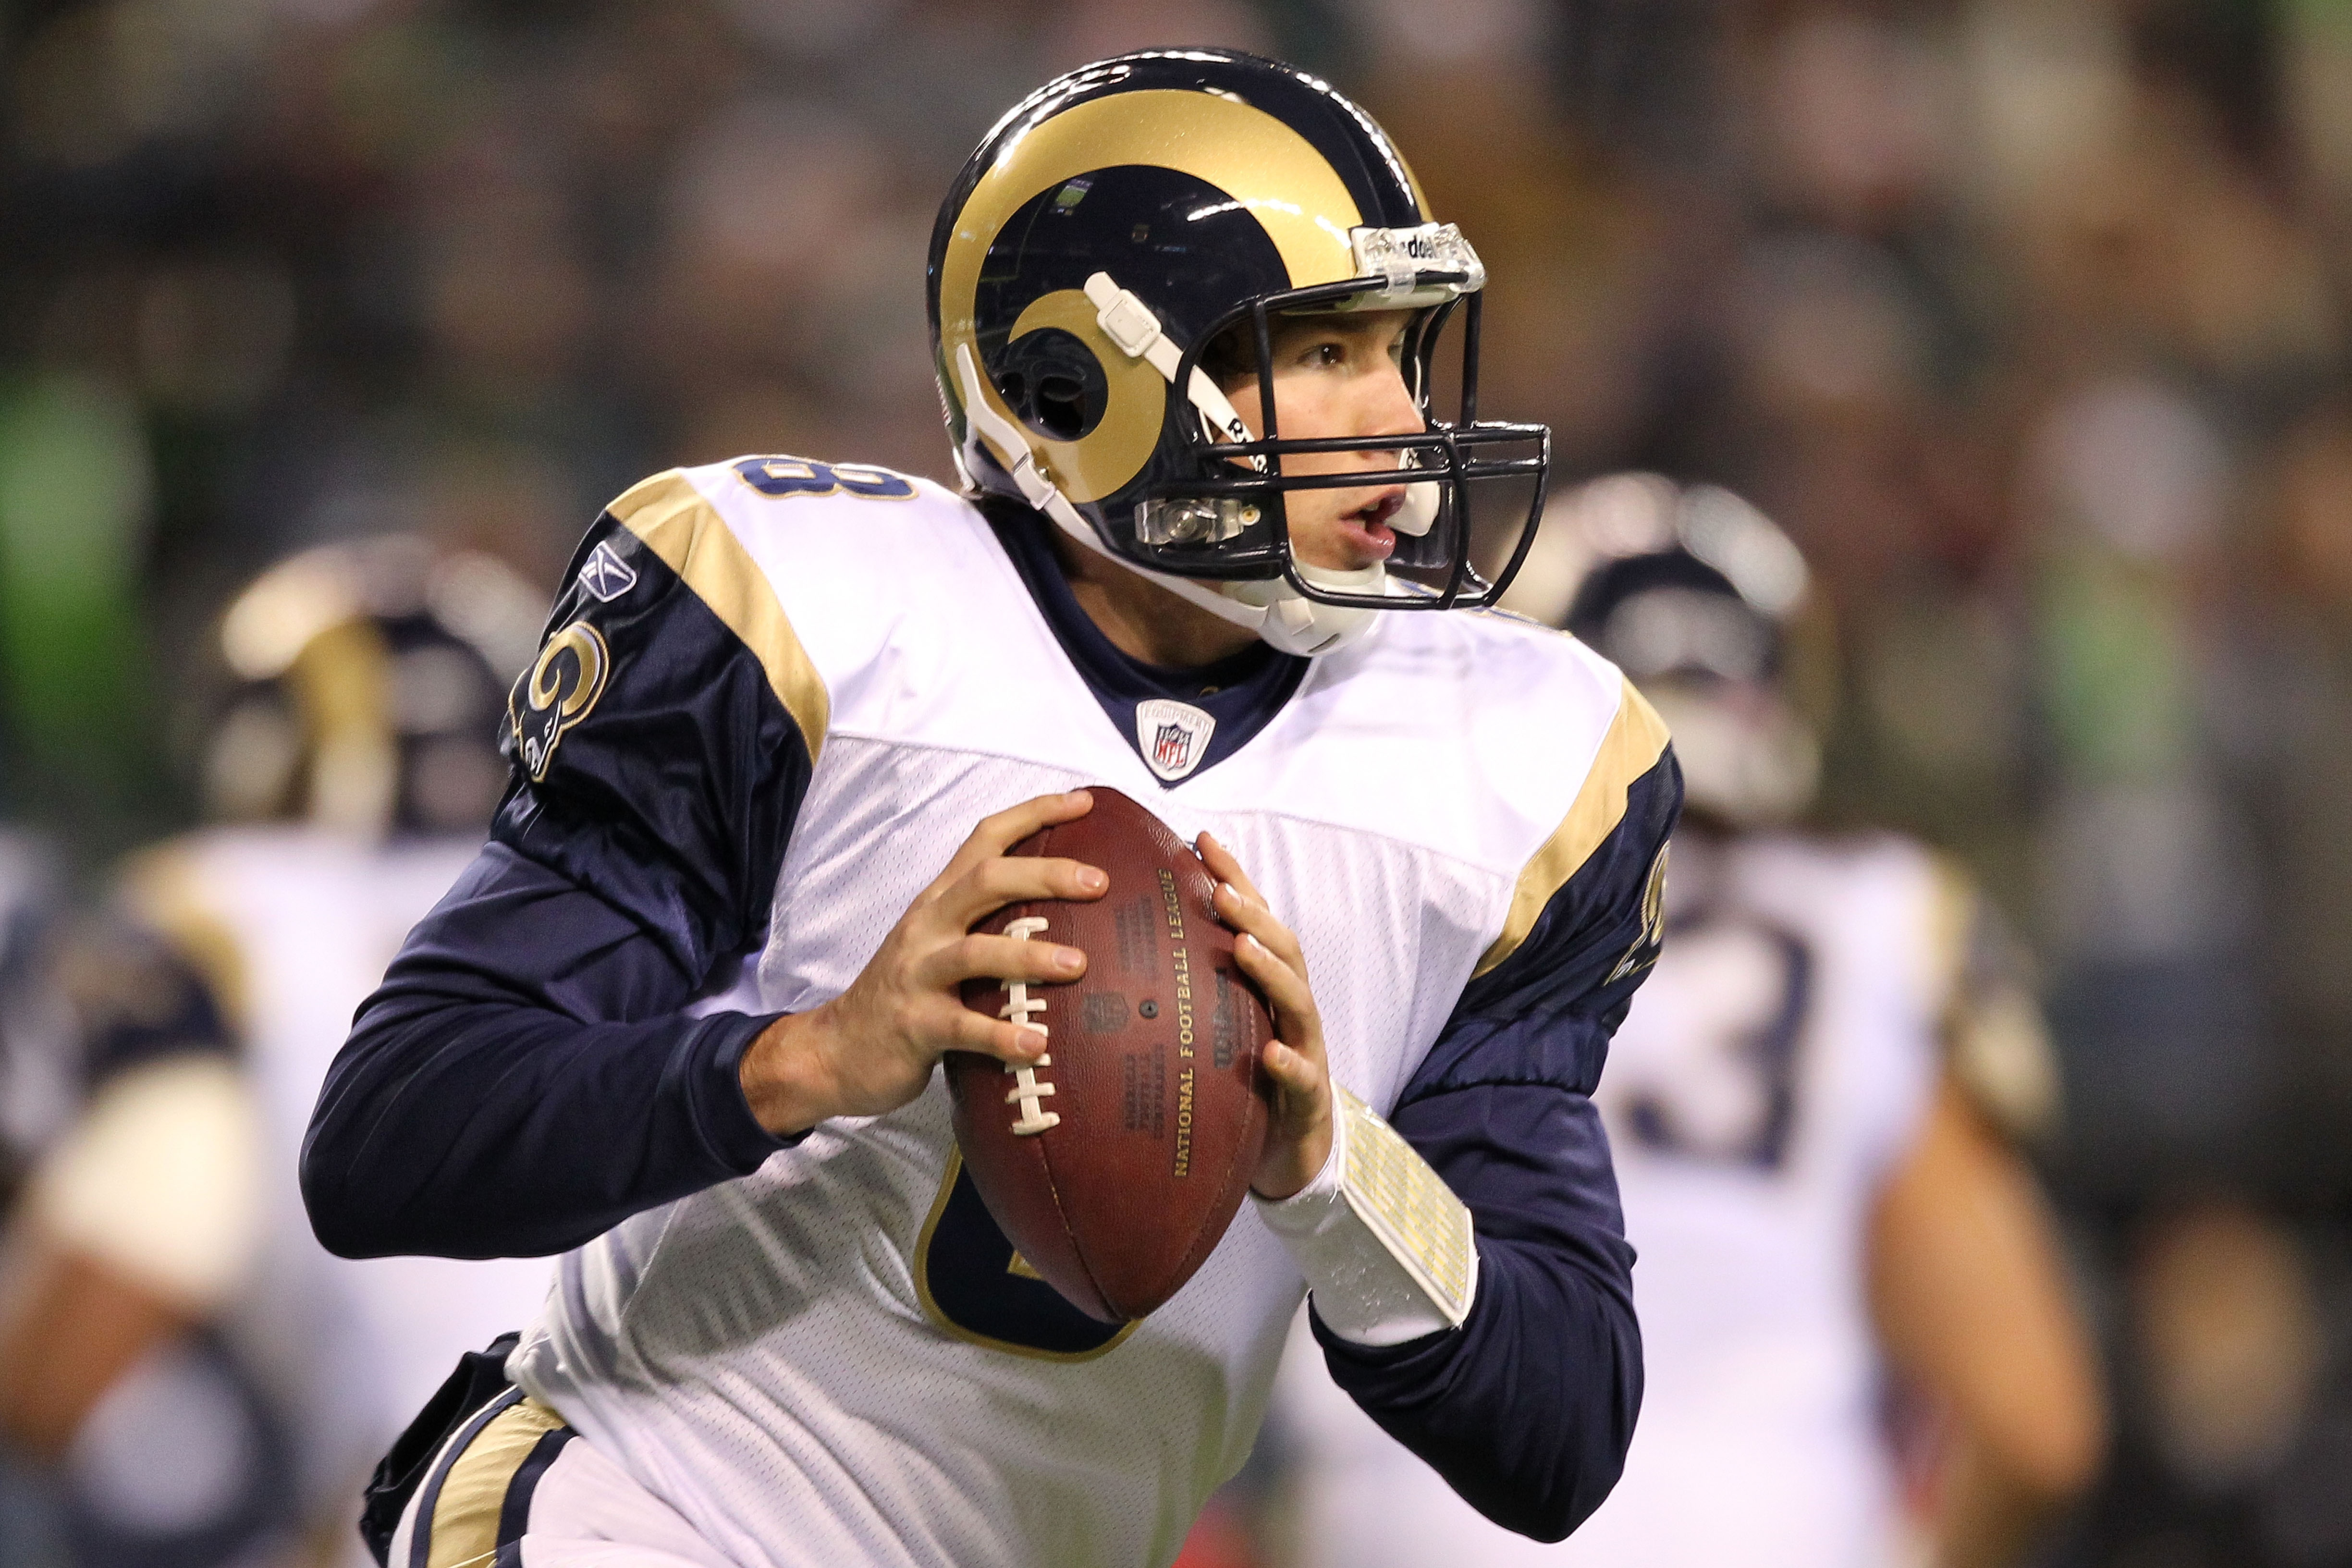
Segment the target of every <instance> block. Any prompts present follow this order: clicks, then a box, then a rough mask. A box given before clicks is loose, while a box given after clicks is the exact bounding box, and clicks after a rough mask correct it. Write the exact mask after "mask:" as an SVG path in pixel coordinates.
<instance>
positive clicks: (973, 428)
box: [929, 49, 1550, 653]
mask: <svg viewBox="0 0 2352 1568" xmlns="http://www.w3.org/2000/svg"><path fill="white" fill-rule="evenodd" d="M1485 283H1486V268H1484V266H1483V265H1482V264H1481V263H1480V262H1479V260H1478V257H1477V253H1476V252H1475V250H1473V249H1472V248H1471V247H1470V245H1469V243H1468V241H1466V240H1465V239H1464V238H1463V237H1462V235H1461V233H1460V231H1459V230H1457V229H1456V228H1455V227H1454V226H1453V225H1451V224H1441V223H1438V222H1436V221H1434V219H1433V217H1432V216H1431V215H1430V212H1429V209H1428V205H1427V203H1426V202H1425V201H1424V200H1423V196H1422V193H1421V188H1420V185H1419V184H1418V183H1417V182H1416V181H1415V180H1414V178H1413V175H1412V170H1411V169H1409V168H1408V167H1407V166H1406V164H1405V162H1404V159H1403V157H1402V154H1400V153H1398V152H1397V150H1396V148H1395V146H1394V145H1393V144H1392V143H1391V142H1390V141H1389V139H1388V136H1387V135H1386V133H1385V132H1382V131H1381V128H1380V127H1379V126H1378V125H1376V124H1374V123H1373V121H1372V120H1371V117H1370V116H1369V115H1367V114H1366V113H1365V112H1364V111H1363V110H1361V109H1359V108H1358V107H1357V106H1356V105H1355V104H1353V103H1351V102H1349V100H1347V99H1345V98H1343V97H1341V96H1340V95H1339V93H1338V92H1335V91H1334V90H1332V89H1331V88H1330V87H1329V86H1328V85H1327V84H1326V83H1324V82H1322V81H1319V80H1318V79H1315V78H1314V77H1312V76H1309V75H1307V74H1306V73H1305V72H1303V71H1299V70H1296V69H1294V68H1291V67H1288V66H1286V65H1281V64H1278V63H1276V62H1275V61H1272V60H1265V59H1260V58H1255V56H1251V55H1244V54H1236V53H1234V52H1231V51H1228V50H1222V49H1167V50H1153V51H1148V52H1145V53H1139V54H1132V55H1123V56H1120V57H1118V58H1115V59H1108V60H1104V61H1101V62H1099V63H1098V64H1095V65H1091V66H1087V67H1086V68H1083V69H1081V70H1076V71H1073V72H1071V73H1070V74H1069V75H1067V76H1065V77H1062V78H1060V79H1057V80H1055V81H1052V82H1049V83H1047V84H1046V85H1045V86H1044V87H1042V88H1040V89H1037V91H1035V92H1034V93H1032V94H1031V95H1030V96H1029V97H1028V98H1027V99H1026V100H1024V101H1023V102H1022V103H1021V104H1019V105H1018V106H1017V107H1015V108H1014V109H1013V111H1012V112H1011V113H1009V114H1007V115H1006V116H1005V117H1004V118H1003V120H1002V121H998V123H997V125H996V127H995V129H994V130H992V131H991V132H989V133H988V135H987V137H986V138H985V139H984V140H983V141H982V142H981V144H980V148H979V150H978V151H977V152H975V153H973V154H972V156H971V161H970V162H969V163H967V164H965V166H964V169H963V172H962V174H961V175H959V176H958V178H957V180H956V182H955V184H954V187H953V188H952V189H951V190H950V192H949V194H948V197H947V200H946V202H945V203H944V204H943V205H941V207H940V216H939V222H938V225H937V226H935V227H934V228H933V230H932V233H931V250H930V266H929V304H930V325H931V343H932V352H933V356H934V360H935V366H936V369H937V372H938V374H939V381H940V399H941V402H942V404H943V405H944V407H945V413H946V416H947V422H948V430H949V434H950V438H951V439H952V440H953V442H954V444H955V447H956V454H957V460H958V462H959V464H960V465H961V468H962V470H963V473H964V476H965V478H966V479H967V480H968V481H969V482H970V484H971V486H972V488H974V489H977V490H980V491H982V492H983V493H986V494H992V495H998V496H1003V497H1006V498H1008V499H1011V500H1016V501H1019V502H1021V503H1023V504H1024V505H1026V506H1029V507H1031V508H1034V510H1039V511H1042V512H1044V513H1045V514H1046V515H1047V516H1048V517H1050V518H1052V519H1053V520H1054V521H1055V522H1056V523H1058V524H1059V525H1060V526H1061V527H1062V528H1063V529H1064V530H1066V531H1068V532H1070V533H1071V534H1072V535H1073V536H1075V537H1076V538H1077V539H1078V540H1079V541H1080V542H1083V543H1086V544H1087V545H1089V546H1091V547H1093V548H1095V549H1097V550H1100V551H1102V552H1105V553H1107V554H1108V555H1110V556H1111V557H1113V558H1114V559H1117V560H1118V561H1121V562H1123V563H1127V564H1128V565H1129V566H1131V567H1134V568H1136V569H1138V570H1140V571H1142V572H1145V573H1147V574H1150V575H1152V577H1153V578H1154V580H1155V581H1159V582H1160V583H1162V584H1165V585H1167V586H1169V587H1171V589H1173V590H1174V591H1175V592H1177V593H1179V594H1181V595H1183V596H1185V597H1186V598H1189V599H1191V600H1192V601H1193V602H1194V603H1197V604H1200V605H1203V606H1204V607H1205V608H1208V609H1210V610H1213V611H1214V612H1215V613H1216V614H1218V615H1220V616H1224V617H1225V618H1226V619H1228V620H1232V621H1234V622H1237V623H1238V624H1241V625H1244V626H1251V627H1252V628H1253V629H1255V630H1256V631H1258V632H1259V634H1260V635H1261V636H1263V637H1265V639H1266V640H1267V641H1269V642H1271V643H1273V644H1275V645H1276V647H1282V648H1285V649H1286V650H1288V651H1292V652H1297V653H1322V652H1327V651H1329V650H1330V649H1332V648H1334V647H1339V646H1341V645H1342V644H1344V643H1345V642H1346V641H1348V640H1349V638H1350V637H1354V636H1356V635H1360V632H1361V631H1362V630H1363V628H1364V627H1365V626H1367V625H1369V621H1370V614H1371V612H1373V611H1375V610H1383V609H1444V608H1449V607H1454V606H1465V607H1475V606H1478V605H1490V604H1493V603H1494V602H1495V601H1496V599H1497V598H1498V597H1499V596H1500V595H1501V593H1502V590H1503V589H1504V588H1505V587H1506V586H1507V585H1508V584H1509V582H1510V579H1511V575H1512V574H1513V573H1514V572H1516V571H1517V569H1518V564H1519V562H1520V560H1521V559H1522V558H1523V557H1524V555H1525V554H1526V552H1527V547H1528V542H1529V541H1530V540H1531V539H1532V538H1533V536H1534V532H1535V526H1536V522H1537V520H1538V518H1539V517H1540V516H1541V514H1542V508H1543V481H1544V476H1545V471H1546V468H1547V466H1548V463H1549V446H1550V433H1549V431H1548V430H1547V429H1545V428H1544V426H1540V425H1525V424H1505V423H1500V422H1496V421H1482V420H1480V419H1479V418H1478V417H1477V396H1478V393H1477V387H1478V376H1477V369H1478V316H1479V290H1480V289H1482V288H1483V287H1484V286H1485ZM1399 309H1402V310H1410V311H1411V312H1412V316H1411V319H1410V324H1409V327H1408V330H1407V332H1406V337H1405V343H1404V370H1405V376H1406V382H1407V385H1408V388H1409V390H1410V391H1411V392H1412V395H1413V396H1414V397H1415V399H1416V400H1417V401H1418V402H1419V404H1420V405H1421V408H1422V416H1423V421H1424V428H1423V430H1422V431H1421V432H1420V433H1418V434H1415V435H1406V436H1382V437H1378V438H1376V439H1355V438H1336V439H1335V438H1326V439H1285V438H1283V437H1282V436H1281V433H1280V430H1279V427H1278V426H1277V423H1276V410H1275V407H1274V398H1273V392H1272V385H1273V375H1272V364H1271V361H1272V349H1271V337H1270V334H1271V331H1272V324H1273V322H1274V321H1275V320H1276V318H1278V317H1280V316H1281V315H1283V314H1285V313H1302V312H1322V311H1337V310H1399ZM1456 310H1460V311H1462V312H1463V321H1462V323H1461V325H1462V332H1461V351H1462V366H1461V405H1460V409H1459V413H1458V416H1457V417H1456V418H1455V419H1454V420H1453V421H1452V422H1450V423H1449V422H1445V421H1442V420H1440V419H1437V418H1436V417H1434V416H1433V415H1432V414H1431V412H1430V402H1431V394H1432V385H1433V380H1434V372H1435V369H1436V366H1435V363H1434V361H1435V359H1436V356H1437V353H1438V346H1439V339H1440V335H1441V332H1442V331H1444V328H1445V326H1446V323H1447V320H1448V318H1449V317H1450V316H1451V315H1453V313H1454V312H1455V311H1456ZM1204 352H1216V353H1224V354H1230V355H1232V356H1233V358H1232V360H1231V363H1230V365H1229V366H1228V368H1229V369H1231V370H1233V371H1234V372H1235V373H1238V372H1239V371H1241V370H1243V369H1244V368H1245V367H1246V366H1247V365H1248V364H1249V363H1250V359H1249V356H1251V355H1254V356H1255V370H1256V379H1257V385H1258V399H1259V401H1258V406H1257V410H1256V412H1257V415H1258V427H1259V429H1260V430H1262V431H1263V432H1264V436H1263V437H1262V438H1256V439H1254V438H1252V437H1251V434H1250V431H1249V429H1248V428H1247V427H1246V426H1244V423H1243V422H1242V420H1241V419H1240V417H1239V416H1238V415H1237V414H1236V412H1235V410H1234V407H1233V405H1231V404H1230V403H1229V402H1228V401H1227V400H1226V397H1225V395H1224V393H1223V391H1222V390H1221V389H1220V387H1219V385H1218V384H1217V379H1216V378H1215V376H1213V374H1211V372H1210V371H1209V370H1206V369H1204V368H1203V365H1202V356H1203V353H1204ZM1230 379H1234V377H1229V380H1230ZM1349 451H1357V452H1365V453H1370V454H1375V455H1379V456H1381V457H1384V458H1387V459H1388V461H1387V462H1386V464H1385V465H1384V466H1383V467H1382V468H1380V469H1379V470H1378V471H1369V472H1350V473H1344V474H1286V473H1285V472H1284V467H1283V464H1284V459H1285V458H1289V457H1296V456H1300V455H1303V454H1307V453H1329V452H1349ZM1398 483H1402V484H1404V485H1406V486H1407V487H1408V488H1407V490H1406V496H1407V500H1406V502H1405V505H1404V507H1403V509H1402V510H1401V511H1400V512H1399V513H1398V514H1397V516H1396V517H1395V518H1393V519H1391V526H1392V527H1393V529H1394V530H1395V531H1396V532H1397V534H1398V535H1399V539H1398V550H1397V552H1396V554H1395V555H1394V556H1393V557H1392V558H1391V561H1390V562H1389V563H1386V564H1384V565H1381V566H1374V567H1372V568H1370V569H1368V570H1366V571H1362V572H1337V571H1330V570H1326V569H1322V568H1318V567H1313V566H1308V565H1306V564H1304V563H1301V562H1299V561H1298V560H1297V558H1296V557H1295V556H1294V555H1293V553H1292V552H1291V548H1290V538H1289V531H1288V524H1287V516H1286V511H1285V508H1284V497H1285V494H1286V492H1288V491H1290V490H1295V489H1310V488H1311V489H1341V488H1354V487H1360V486H1366V485H1384V484H1398ZM1489 498H1492V499H1494V500H1496V501H1499V502H1501V503H1502V505H1501V507H1500V509H1499V510H1502V511H1503V512H1504V513H1505V514H1506V515H1504V516H1503V517H1502V519H1501V521H1502V522H1503V523H1505V524H1507V525H1509V526H1510V528H1511V531H1508V532H1507V534H1503V535H1502V537H1504V538H1505V539H1506V541H1507V542H1505V543H1504V545H1503V546H1502V548H1501V551H1500V553H1501V554H1502V556H1503V558H1504V564H1503V565H1502V567H1501V569H1500V570H1499V571H1497V572H1496V574H1495V575H1494V577H1493V578H1492V579H1491V580H1490V579H1489V578H1487V577H1486V576H1485V575H1483V574H1481V573H1480V572H1479V571H1478V569H1477V567H1476V566H1475V563H1474V562H1473V560H1472V553H1471V552H1472V544H1473V540H1472V532H1473V529H1472V523H1473V520H1474V517H1475V516H1476V515H1477V512H1476V510H1474V502H1475V503H1478V506H1479V507H1480V508H1486V502H1487V500H1489ZM1486 510H1496V509H1494V508H1486ZM1480 531H1481V533H1482V534H1490V531H1489V529H1488V528H1487V527H1486V526H1483V525H1482V527H1481V530H1480ZM1495 532H1499V530H1496V531H1495ZM1490 536H1491V535H1490ZM1482 542H1483V541H1482ZM1391 568H1398V569H1401V570H1398V571H1391ZM1203 581H1205V582H1206V583H1207V584H1212V585H1211V586H1202V582H1203Z"/></svg>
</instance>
